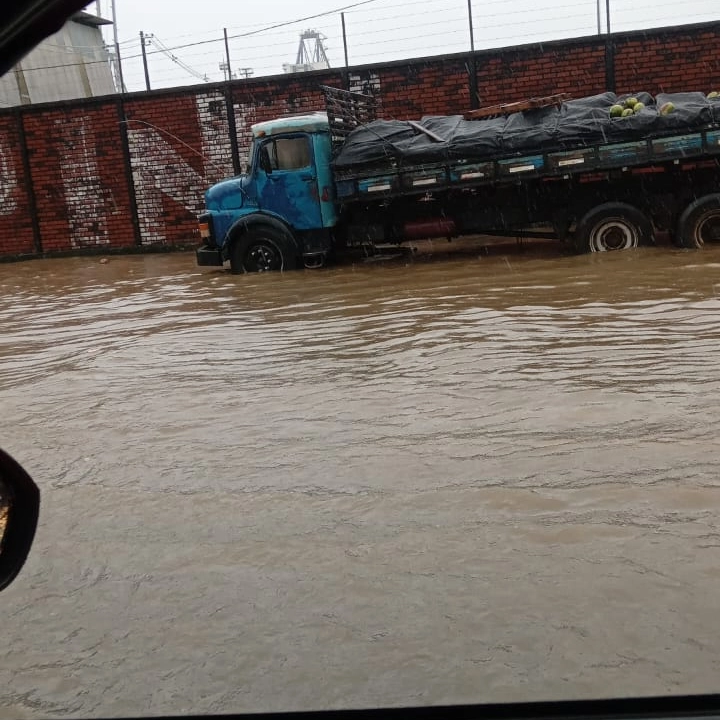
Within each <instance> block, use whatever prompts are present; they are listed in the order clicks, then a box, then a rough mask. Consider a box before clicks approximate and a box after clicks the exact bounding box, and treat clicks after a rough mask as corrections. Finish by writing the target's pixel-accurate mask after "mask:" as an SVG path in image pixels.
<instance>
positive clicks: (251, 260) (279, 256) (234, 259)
mask: <svg viewBox="0 0 720 720" xmlns="http://www.w3.org/2000/svg"><path fill="white" fill-rule="evenodd" d="M295 256H296V253H295V248H294V247H293V243H292V241H291V240H288V238H286V237H284V236H283V235H282V234H281V233H279V232H277V231H275V230H273V229H272V228H258V229H253V230H248V231H247V232H246V233H244V234H243V235H241V236H240V237H239V238H238V239H237V240H236V241H235V245H234V246H233V249H232V254H231V255H230V270H231V272H233V273H254V272H272V271H277V270H294V269H295V267H296V263H297V261H296V257H295Z"/></svg>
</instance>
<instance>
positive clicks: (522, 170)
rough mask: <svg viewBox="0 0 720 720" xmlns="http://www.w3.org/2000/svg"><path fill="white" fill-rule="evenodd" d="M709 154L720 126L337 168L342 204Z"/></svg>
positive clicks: (714, 156) (718, 151)
mask: <svg viewBox="0 0 720 720" xmlns="http://www.w3.org/2000/svg"><path fill="white" fill-rule="evenodd" d="M703 158H706V159H708V160H710V161H712V162H715V163H718V164H720V129H719V128H716V127H713V128H711V129H705V130H701V131H697V132H691V133H686V134H681V135H670V136H664V137H654V138H643V139H641V140H634V141H631V142H618V143H608V144H602V145H594V146H590V147H579V148H576V149H571V150H558V151H556V152H539V153H532V154H529V155H522V156H514V157H505V158H500V159H488V160H483V161H472V160H462V159H460V160H457V161H452V160H450V161H446V162H442V163H432V164H423V165H415V166H407V167H403V168H393V167H388V166H387V165H385V166H384V167H374V168H366V169H353V170H344V171H338V170H336V171H335V190H336V196H337V199H338V201H339V202H353V201H367V200H368V199H378V198H382V197H393V196H397V195H411V194H421V193H427V192H432V191H439V190H452V189H455V188H458V189H459V188H464V187H473V186H478V185H488V184H502V183H515V182H517V181H519V180H526V179H533V178H569V177H570V176H572V175H578V174H582V173H594V172H607V171H611V170H619V171H624V170H629V169H631V168H639V167H642V166H653V165H660V164H668V163H671V164H677V165H679V164H680V163H681V162H682V161H684V160H702V159H703Z"/></svg>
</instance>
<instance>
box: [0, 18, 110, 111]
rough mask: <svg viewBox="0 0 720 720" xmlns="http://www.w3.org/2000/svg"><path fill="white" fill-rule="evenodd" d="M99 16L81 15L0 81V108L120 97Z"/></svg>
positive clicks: (66, 24)
mask: <svg viewBox="0 0 720 720" xmlns="http://www.w3.org/2000/svg"><path fill="white" fill-rule="evenodd" d="M103 25H112V23H111V21H110V20H105V19H103V18H101V17H99V16H98V15H93V14H91V13H88V12H79V13H76V14H75V15H73V16H72V18H71V19H70V20H68V22H67V23H65V25H64V26H63V28H62V29H61V30H60V31H59V32H57V33H55V34H54V35H51V36H50V37H48V38H47V39H46V40H44V41H43V42H41V43H40V44H39V45H38V46H37V47H36V48H35V49H34V50H32V51H31V52H30V53H29V54H28V55H26V56H25V57H24V58H23V59H22V60H21V61H20V62H19V63H18V64H17V65H16V66H15V67H14V68H13V69H12V70H11V71H10V72H8V73H7V74H6V75H4V76H3V77H2V78H0V107H12V106H14V105H30V104H33V103H41V102H53V101H56V100H70V99H74V98H85V97H95V96H97V95H108V94H112V93H114V92H116V84H115V80H114V78H113V70H112V67H111V57H110V54H109V52H108V49H107V47H106V44H105V40H104V39H103V36H102V30H101V28H102V26H103Z"/></svg>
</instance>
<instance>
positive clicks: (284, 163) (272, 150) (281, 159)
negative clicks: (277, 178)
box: [267, 137, 310, 170]
mask: <svg viewBox="0 0 720 720" xmlns="http://www.w3.org/2000/svg"><path fill="white" fill-rule="evenodd" d="M267 149H268V153H269V155H270V165H271V167H272V169H273V170H299V169H300V168H306V167H308V166H309V165H310V143H309V142H308V139H307V138H306V137H294V138H278V139H277V140H271V141H270V142H269V143H268V144H267Z"/></svg>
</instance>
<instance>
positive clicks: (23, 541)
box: [0, 450, 40, 590]
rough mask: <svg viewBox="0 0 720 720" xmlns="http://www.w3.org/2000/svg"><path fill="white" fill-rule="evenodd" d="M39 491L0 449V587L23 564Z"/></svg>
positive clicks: (12, 578) (30, 535) (36, 518)
mask: <svg viewBox="0 0 720 720" xmlns="http://www.w3.org/2000/svg"><path fill="white" fill-rule="evenodd" d="M39 511H40V490H39V489H38V486H37V485H36V484H35V483H34V482H33V480H32V478H31V477H30V476H29V475H28V474H27V473H26V472H25V470H23V468H22V467H21V466H20V465H19V464H18V463H17V462H15V460H13V459H12V458H11V457H10V456H9V455H8V454H7V453H5V452H3V451H2V450H0V590H4V589H5V588H6V587H7V586H8V585H9V584H10V583H11V582H12V581H13V580H14V579H15V577H16V576H17V574H18V573H19V572H20V568H21V567H22V566H23V565H24V564H25V560H26V559H27V556H28V553H29V552H30V547H31V546H32V542H33V539H34V537H35V529H36V528H37V522H38V514H39Z"/></svg>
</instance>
